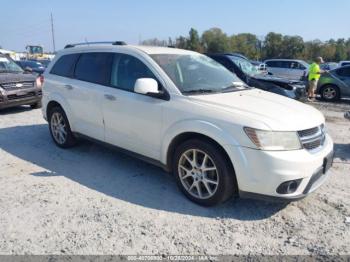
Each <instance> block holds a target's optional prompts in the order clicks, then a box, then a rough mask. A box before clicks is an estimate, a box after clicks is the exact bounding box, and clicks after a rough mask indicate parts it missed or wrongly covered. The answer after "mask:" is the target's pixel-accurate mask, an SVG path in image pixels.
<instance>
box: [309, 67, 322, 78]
mask: <svg viewBox="0 0 350 262" xmlns="http://www.w3.org/2000/svg"><path fill="white" fill-rule="evenodd" d="M320 77H321V74H320V66H319V65H318V64H317V63H312V64H311V65H310V67H309V81H311V80H318V79H319V78H320Z"/></svg>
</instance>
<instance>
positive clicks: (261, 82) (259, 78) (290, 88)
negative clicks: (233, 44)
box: [207, 54, 305, 99]
mask: <svg viewBox="0 0 350 262" xmlns="http://www.w3.org/2000/svg"><path fill="white" fill-rule="evenodd" d="M207 55H208V56H209V57H211V58H212V59H214V60H215V61H217V62H219V63H220V64H222V65H223V66H225V67H226V68H227V69H228V70H230V71H231V72H233V73H234V74H236V75H237V76H238V77H239V78H240V79H241V80H242V81H243V82H245V83H246V84H247V85H249V86H252V87H256V88H259V89H262V90H265V91H268V92H272V93H276V94H279V95H283V96H287V97H289V98H293V99H301V98H302V97H304V94H305V84H304V82H302V81H297V80H288V79H283V78H278V77H274V76H271V75H267V74H263V73H261V72H260V71H258V70H257V69H256V67H255V66H254V65H252V63H251V62H250V61H249V60H248V59H247V58H246V57H244V56H243V55H241V54H239V55H237V54H207Z"/></svg>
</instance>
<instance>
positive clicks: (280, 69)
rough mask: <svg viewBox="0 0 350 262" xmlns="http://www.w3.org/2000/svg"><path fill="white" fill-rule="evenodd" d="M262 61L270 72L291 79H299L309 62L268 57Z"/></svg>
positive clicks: (306, 71)
mask: <svg viewBox="0 0 350 262" xmlns="http://www.w3.org/2000/svg"><path fill="white" fill-rule="evenodd" d="M264 63H265V64H266V66H267V71H268V72H269V73H270V74H272V75H274V76H277V77H282V78H287V79H291V80H301V79H302V78H303V77H304V76H306V75H307V74H308V71H309V64H308V63H306V62H305V61H303V60H294V59H269V60H266V61H265V62H264Z"/></svg>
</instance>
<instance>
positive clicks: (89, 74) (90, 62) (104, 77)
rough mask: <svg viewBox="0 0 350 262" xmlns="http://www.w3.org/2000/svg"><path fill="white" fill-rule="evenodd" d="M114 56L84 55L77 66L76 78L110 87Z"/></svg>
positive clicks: (108, 54)
mask: <svg viewBox="0 0 350 262" xmlns="http://www.w3.org/2000/svg"><path fill="white" fill-rule="evenodd" d="M112 59H113V54H111V53H83V54H81V56H80V58H79V60H78V62H77V64H76V66H75V72H74V75H75V78H76V79H78V80H82V81H86V82H91V83H95V84H100V85H109V79H110V69H111V64H112Z"/></svg>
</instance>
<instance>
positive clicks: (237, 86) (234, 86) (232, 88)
mask: <svg viewBox="0 0 350 262" xmlns="http://www.w3.org/2000/svg"><path fill="white" fill-rule="evenodd" d="M248 88H250V86H248V85H246V84H244V83H241V82H233V83H232V84H231V85H229V86H227V87H225V88H223V89H221V91H222V92H232V91H241V90H246V89H248Z"/></svg>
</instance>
